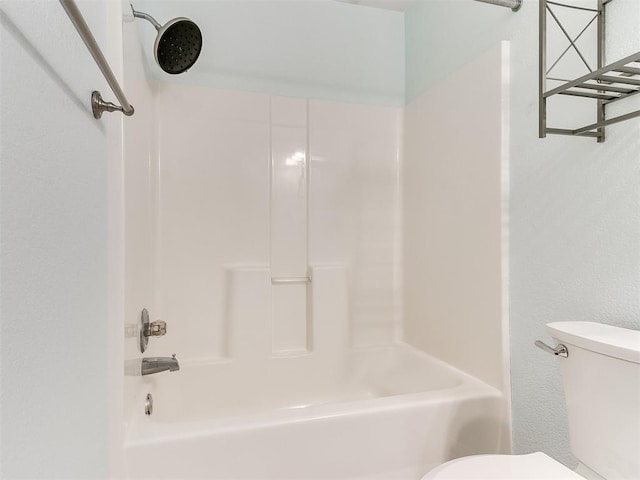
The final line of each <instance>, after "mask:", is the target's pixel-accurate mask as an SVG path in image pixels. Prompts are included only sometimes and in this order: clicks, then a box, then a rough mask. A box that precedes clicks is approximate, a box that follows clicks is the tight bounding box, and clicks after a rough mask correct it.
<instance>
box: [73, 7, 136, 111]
mask: <svg viewBox="0 0 640 480" xmlns="http://www.w3.org/2000/svg"><path fill="white" fill-rule="evenodd" d="M60 4H61V5H62V8H64V11H65V12H67V15H68V16H69V19H70V20H71V23H73V26H74V27H76V30H77V31H78V34H79V35H80V38H82V41H83V42H84V44H85V45H86V46H87V48H88V49H89V53H91V56H92V57H93V59H94V60H95V62H96V64H97V65H98V68H99V69H100V71H101V72H102V75H104V78H105V80H106V81H107V83H108V84H109V86H110V87H111V90H113V93H114V94H115V96H116V98H117V99H118V101H119V102H120V105H122V106H120V105H116V104H115V103H111V102H105V101H103V100H102V95H100V92H98V91H94V92H93V93H92V94H91V110H92V111H93V118H95V119H99V118H100V117H102V114H103V113H104V112H115V111H118V112H122V113H124V114H125V115H126V116H128V117H129V116H131V115H133V112H134V109H133V105H131V104H130V103H129V100H127V97H126V95H125V94H124V92H123V91H122V88H120V84H119V83H118V80H117V79H116V76H115V75H114V74H113V71H112V70H111V67H110V66H109V63H108V62H107V59H106V58H105V57H104V55H103V54H102V50H100V46H99V45H98V42H96V39H95V37H94V36H93V33H91V29H90V28H89V26H88V25H87V22H85V20H84V17H83V16H82V13H81V12H80V9H79V8H78V5H76V2H75V1H74V0H60Z"/></svg>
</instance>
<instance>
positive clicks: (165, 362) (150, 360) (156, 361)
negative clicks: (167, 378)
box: [140, 353, 180, 375]
mask: <svg viewBox="0 0 640 480" xmlns="http://www.w3.org/2000/svg"><path fill="white" fill-rule="evenodd" d="M166 370H169V371H170V372H177V371H178V370H180V364H179V363H178V359H177V358H176V354H175V353H174V354H173V355H171V356H170V357H147V358H143V359H142V368H141V370H140V373H141V374H142V375H151V374H154V373H160V372H164V371H166Z"/></svg>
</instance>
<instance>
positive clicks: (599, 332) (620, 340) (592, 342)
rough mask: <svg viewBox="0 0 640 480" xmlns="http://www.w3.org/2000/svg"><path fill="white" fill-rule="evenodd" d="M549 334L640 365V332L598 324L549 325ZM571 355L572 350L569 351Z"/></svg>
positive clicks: (561, 341) (557, 323) (567, 323)
mask: <svg viewBox="0 0 640 480" xmlns="http://www.w3.org/2000/svg"><path fill="white" fill-rule="evenodd" d="M547 332H548V333H549V335H551V336H552V337H553V338H555V339H556V340H558V341H559V342H560V343H568V344H571V345H575V346H576V347H580V348H584V349H585V350H590V351H592V352H596V353H600V354H602V355H607V356H609V357H614V358H619V359H621V360H627V361H629V362H634V363H640V331H639V330H630V329H628V328H621V327H614V326H612V325H606V324H604V323H596V322H553V323H547ZM569 355H571V349H569Z"/></svg>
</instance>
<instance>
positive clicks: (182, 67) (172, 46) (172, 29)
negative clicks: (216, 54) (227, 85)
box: [131, 5, 202, 75]
mask: <svg viewBox="0 0 640 480" xmlns="http://www.w3.org/2000/svg"><path fill="white" fill-rule="evenodd" d="M131 10H132V11H133V16H134V17H136V18H143V19H144V20H147V21H148V22H150V23H151V24H152V25H153V26H154V27H155V29H156V30H157V31H158V35H157V36H156V41H155V44H154V46H153V54H154V57H155V59H156V63H157V64H158V66H159V67H160V68H161V69H162V70H164V71H165V72H167V73H170V74H172V75H176V74H178V73H182V72H186V71H187V70H189V69H190V68H191V67H192V66H193V64H194V63H196V60H198V57H199V56H200V51H201V50H202V33H201V32H200V29H199V28H198V26H197V25H196V24H195V23H194V22H192V21H191V20H189V19H188V18H185V17H178V18H174V19H173V20H169V21H168V22H167V23H165V24H164V25H160V24H159V23H158V22H157V21H156V19H155V18H153V17H152V16H151V15H149V14H147V13H143V12H138V11H136V10H135V9H134V8H133V5H131Z"/></svg>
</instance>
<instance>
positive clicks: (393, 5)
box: [337, 0, 415, 12]
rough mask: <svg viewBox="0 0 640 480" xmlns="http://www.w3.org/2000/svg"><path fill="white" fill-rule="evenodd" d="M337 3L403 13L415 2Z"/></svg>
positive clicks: (349, 0)
mask: <svg viewBox="0 0 640 480" xmlns="http://www.w3.org/2000/svg"><path fill="white" fill-rule="evenodd" d="M337 1H338V2H344V3H352V4H354V5H365V6H368V7H376V8H384V9H386V10H397V11H399V12H404V11H405V10H406V9H407V8H409V5H411V4H412V3H413V2H415V0H337Z"/></svg>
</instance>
